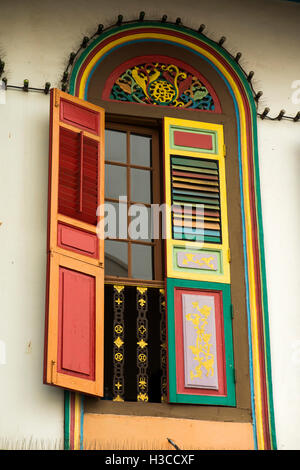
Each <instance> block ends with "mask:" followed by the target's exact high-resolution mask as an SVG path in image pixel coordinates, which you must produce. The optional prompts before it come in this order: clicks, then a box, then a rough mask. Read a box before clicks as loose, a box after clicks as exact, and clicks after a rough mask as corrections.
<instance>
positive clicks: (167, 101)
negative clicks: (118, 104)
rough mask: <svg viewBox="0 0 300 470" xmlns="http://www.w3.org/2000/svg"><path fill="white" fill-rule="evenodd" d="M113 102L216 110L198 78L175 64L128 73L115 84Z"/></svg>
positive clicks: (153, 65) (137, 68) (152, 65)
mask: <svg viewBox="0 0 300 470" xmlns="http://www.w3.org/2000/svg"><path fill="white" fill-rule="evenodd" d="M110 99H112V100H117V101H129V102H134V103H144V104H152V105H157V106H175V107H180V108H192V109H202V110H209V111H213V110H214V109H215V104H214V101H213V98H212V96H211V94H210V93H209V91H208V90H207V88H206V87H205V86H204V85H203V84H202V83H201V81H200V80H199V78H198V77H196V76H194V75H193V74H192V73H190V72H187V71H184V70H183V69H180V68H179V67H177V66H176V65H172V64H163V63H158V62H155V63H147V64H141V65H136V66H134V67H132V68H131V69H128V70H126V72H124V73H123V74H122V75H121V76H120V77H119V78H118V79H117V80H116V82H115V83H114V85H113V87H112V89H111V92H110Z"/></svg>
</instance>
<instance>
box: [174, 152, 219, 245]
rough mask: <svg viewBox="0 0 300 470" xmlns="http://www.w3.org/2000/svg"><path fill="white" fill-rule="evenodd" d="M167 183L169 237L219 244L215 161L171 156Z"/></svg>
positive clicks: (217, 176) (217, 177)
mask: <svg viewBox="0 0 300 470" xmlns="http://www.w3.org/2000/svg"><path fill="white" fill-rule="evenodd" d="M171 183H172V207H173V209H172V229H173V238H174V239H176V240H197V241H203V242H204V243H205V242H208V243H222V234H221V211H220V181H219V167H218V162H217V161H216V160H206V159H202V158H192V157H191V158H189V157H179V156H176V155H172V156H171Z"/></svg>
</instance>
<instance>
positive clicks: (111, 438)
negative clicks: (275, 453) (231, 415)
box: [83, 413, 254, 450]
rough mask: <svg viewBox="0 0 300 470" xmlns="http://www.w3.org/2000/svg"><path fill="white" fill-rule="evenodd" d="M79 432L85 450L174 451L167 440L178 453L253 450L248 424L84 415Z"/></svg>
mask: <svg viewBox="0 0 300 470" xmlns="http://www.w3.org/2000/svg"><path fill="white" fill-rule="evenodd" d="M83 429H84V441H83V447H84V449H87V450H89V449H90V450H92V449H98V450H107V449H120V450H122V449H132V450H137V449H139V450H153V449H157V450H174V447H173V446H172V444H171V443H170V442H169V441H168V438H169V439H170V440H171V441H172V442H173V443H174V444H176V445H177V447H179V449H181V450H184V449H185V450H253V449H254V442H253V432H252V425H251V424H250V423H229V422H227V423H221V422H213V421H198V420H195V419H174V418H158V417H152V416H146V417H145V416H126V415H123V416H116V415H98V414H90V413H86V414H85V416H84V428H83Z"/></svg>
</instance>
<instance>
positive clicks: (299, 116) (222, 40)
mask: <svg viewBox="0 0 300 470" xmlns="http://www.w3.org/2000/svg"><path fill="white" fill-rule="evenodd" d="M152 21H160V22H161V23H163V24H170V25H172V24H173V25H174V23H172V22H170V21H168V17H167V15H163V16H162V17H161V18H160V19H158V20H145V12H144V11H141V12H139V15H138V18H137V19H136V20H131V21H123V15H118V17H117V22H116V23H115V24H114V25H111V26H108V27H107V28H104V26H103V24H99V25H98V29H97V31H96V32H95V34H94V35H92V36H91V37H90V38H88V37H87V36H85V37H84V38H83V40H82V43H81V45H80V47H79V48H78V51H77V52H76V53H74V52H73V53H71V54H70V57H69V63H68V66H67V68H66V71H65V72H68V69H69V67H70V66H71V65H73V62H74V60H75V57H76V56H77V55H78V54H79V53H80V51H81V49H85V48H86V47H87V44H88V43H89V41H90V40H91V39H92V38H94V36H96V35H100V34H102V33H103V32H104V31H106V30H108V29H110V28H112V27H113V26H116V25H117V26H121V25H122V24H133V23H134V22H145V23H147V22H152ZM175 24H176V26H179V27H180V26H181V27H183V28H184V29H187V30H188V29H190V30H191V29H192V28H189V27H186V26H184V25H183V24H182V22H181V18H180V17H178V18H176V21H175ZM205 28H206V25H205V24H201V25H200V26H199V28H198V30H193V31H196V32H197V33H198V34H200V35H202V36H207V35H206V34H205V33H204V32H203V31H204V30H205ZM209 39H210V41H212V42H214V43H215V44H216V45H218V46H219V47H222V48H223V49H224V50H225V51H226V52H227V53H228V54H229V56H231V57H232V59H233V60H234V61H235V62H236V64H237V65H238V66H239V68H240V69H241V71H242V72H243V74H244V75H245V77H246V79H247V81H248V82H249V84H250V88H251V91H252V95H253V98H254V100H255V103H256V106H257V105H258V101H259V99H260V97H261V96H262V94H263V92H262V91H258V92H256V91H255V90H254V88H253V84H252V78H253V76H254V72H253V71H252V70H251V71H250V72H249V73H247V72H246V71H245V70H244V69H243V67H242V66H241V65H240V62H239V61H240V58H241V57H242V53H241V52H238V53H237V54H236V56H233V55H232V54H231V53H230V52H229V51H228V49H226V48H225V47H224V43H225V41H226V37H225V36H221V38H220V39H219V41H215V40H213V39H211V38H209ZM1 63H2V61H1V59H0V77H1ZM68 80H69V74H68V78H67V79H66V80H62V89H63V90H66V89H67V84H68ZM269 111H270V110H269V108H265V110H264V111H263V113H258V112H257V115H258V116H260V117H261V119H265V118H267V119H271V120H278V121H281V120H282V119H289V120H292V121H294V122H298V121H300V111H299V112H297V114H296V115H295V116H294V117H292V116H286V115H285V111H284V110H281V111H280V113H279V114H278V116H277V117H275V118H271V117H269V116H268V113H269Z"/></svg>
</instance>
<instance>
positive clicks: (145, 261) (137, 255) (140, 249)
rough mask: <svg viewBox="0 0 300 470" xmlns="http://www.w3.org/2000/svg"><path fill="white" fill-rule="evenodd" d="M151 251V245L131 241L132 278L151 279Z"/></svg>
mask: <svg viewBox="0 0 300 470" xmlns="http://www.w3.org/2000/svg"><path fill="white" fill-rule="evenodd" d="M152 251H153V248H152V247H151V246H147V245H140V244H135V243H132V245H131V269H132V277H133V278H135V279H148V280H149V279H150V280H151V279H153V266H152Z"/></svg>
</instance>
